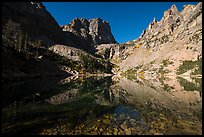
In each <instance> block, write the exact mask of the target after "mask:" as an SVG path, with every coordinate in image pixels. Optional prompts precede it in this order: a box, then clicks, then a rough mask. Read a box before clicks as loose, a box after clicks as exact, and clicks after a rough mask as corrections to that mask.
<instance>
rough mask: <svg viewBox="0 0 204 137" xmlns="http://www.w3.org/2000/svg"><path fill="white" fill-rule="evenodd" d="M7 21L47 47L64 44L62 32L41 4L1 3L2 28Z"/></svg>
mask: <svg viewBox="0 0 204 137" xmlns="http://www.w3.org/2000/svg"><path fill="white" fill-rule="evenodd" d="M9 20H12V21H13V22H15V23H18V24H20V26H21V29H22V30H23V32H26V33H28V34H29V37H30V38H31V39H33V40H39V39H41V40H43V41H44V42H45V43H46V44H47V45H48V46H49V45H52V44H53V43H61V44H63V43H64V40H63V35H64V34H63V31H62V30H61V28H60V27H59V25H58V23H57V22H56V21H55V19H54V18H53V17H52V15H51V14H50V13H49V12H48V11H47V10H46V8H45V6H44V5H43V4H42V3H41V2H3V3H2V26H4V25H5V24H6V23H7V22H8V21H9Z"/></svg>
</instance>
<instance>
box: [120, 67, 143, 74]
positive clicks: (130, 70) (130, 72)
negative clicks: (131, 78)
mask: <svg viewBox="0 0 204 137" xmlns="http://www.w3.org/2000/svg"><path fill="white" fill-rule="evenodd" d="M142 66H143V65H139V66H136V67H134V68H131V69H128V70H126V71H125V72H124V73H122V75H125V76H127V75H133V74H137V71H138V70H139V69H140V68H141V67H142Z"/></svg>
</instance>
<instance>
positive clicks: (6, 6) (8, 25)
mask: <svg viewBox="0 0 204 137" xmlns="http://www.w3.org/2000/svg"><path fill="white" fill-rule="evenodd" d="M2 40H3V46H2V49H3V52H2V53H3V58H2V62H3V64H2V65H3V73H2V74H3V79H13V78H25V77H36V76H37V77H40V76H55V75H64V74H68V75H69V74H70V73H71V74H78V73H85V72H87V73H111V69H112V65H111V63H110V62H109V61H106V60H104V59H100V58H97V57H94V56H93V55H94V53H95V47H94V46H95V45H97V44H103V43H106V44H108V43H117V42H116V41H115V39H114V37H113V35H112V33H111V30H110V26H109V23H108V22H107V21H103V20H101V19H100V18H97V19H91V20H89V21H88V20H86V19H81V18H80V19H79V18H75V19H73V20H72V21H71V22H70V24H68V25H65V26H62V27H60V26H59V25H58V23H57V22H56V21H55V19H54V18H53V17H52V15H51V14H50V13H49V12H48V11H47V10H46V8H45V6H44V5H43V4H42V3H41V2H4V3H2ZM58 47H59V49H58ZM61 47H63V48H61ZM53 49H54V50H53ZM58 51H60V52H58ZM54 52H55V53H54ZM70 52H71V54H69V53H70ZM91 54H92V55H91ZM8 55H9V56H8ZM76 56H77V57H76ZM76 58H77V59H76ZM64 68H66V69H64Z"/></svg>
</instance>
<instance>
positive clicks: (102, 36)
mask: <svg viewBox="0 0 204 137" xmlns="http://www.w3.org/2000/svg"><path fill="white" fill-rule="evenodd" d="M62 28H63V31H68V32H73V33H75V34H77V35H80V36H81V37H83V38H84V39H85V40H88V41H89V42H90V43H92V44H93V45H98V44H109V43H117V42H116V40H115V38H114V37H113V35H112V33H111V28H110V25H109V23H108V22H107V21H103V20H102V19H100V18H95V19H90V20H87V19H85V18H75V19H73V20H72V21H71V22H70V23H69V24H68V25H64V26H62Z"/></svg>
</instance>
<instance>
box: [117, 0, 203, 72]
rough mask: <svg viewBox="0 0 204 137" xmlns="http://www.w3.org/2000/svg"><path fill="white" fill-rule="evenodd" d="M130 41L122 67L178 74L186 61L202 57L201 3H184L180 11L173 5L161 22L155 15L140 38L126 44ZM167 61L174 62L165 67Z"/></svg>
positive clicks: (120, 67)
mask: <svg viewBox="0 0 204 137" xmlns="http://www.w3.org/2000/svg"><path fill="white" fill-rule="evenodd" d="M130 43H131V46H129V48H127V50H126V52H127V53H129V54H127V55H128V56H127V57H126V58H124V59H122V58H120V59H121V62H120V63H118V66H119V68H118V69H119V70H121V71H122V72H125V71H126V70H129V69H135V70H138V68H139V70H140V71H154V73H155V72H159V71H160V70H166V72H169V73H171V74H175V73H176V72H177V71H178V68H179V66H180V65H181V64H182V63H183V61H185V60H192V61H196V60H198V59H199V58H202V3H201V2H200V3H198V4H197V5H185V6H184V7H183V9H182V10H181V11H178V9H177V7H176V6H175V5H172V6H171V8H170V9H168V10H167V11H165V12H164V15H163V17H162V19H161V20H160V21H157V20H156V18H154V19H153V21H152V22H151V23H150V24H149V25H148V27H147V29H145V30H144V31H143V33H142V34H141V35H140V37H139V38H138V39H135V40H133V41H129V42H127V43H126V44H129V45H130ZM128 50H129V51H128ZM166 60H168V61H169V62H171V64H166V66H165V65H164V64H163V63H164V61H166ZM159 69H160V70H159Z"/></svg>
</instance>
